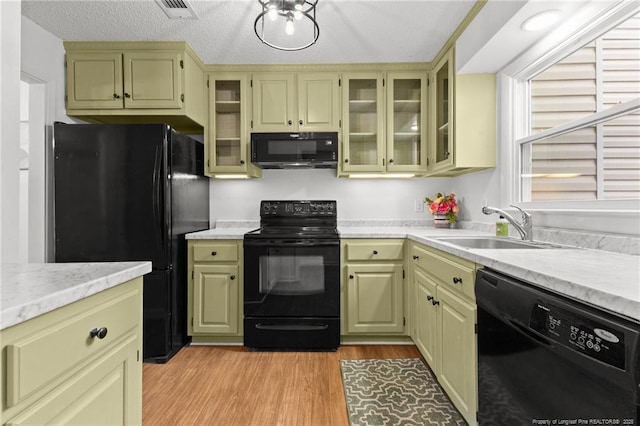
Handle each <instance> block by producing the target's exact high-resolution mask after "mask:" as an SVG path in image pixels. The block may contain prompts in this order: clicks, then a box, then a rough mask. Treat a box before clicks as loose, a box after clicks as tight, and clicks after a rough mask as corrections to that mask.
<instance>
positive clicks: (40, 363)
mask: <svg viewBox="0 0 640 426" xmlns="http://www.w3.org/2000/svg"><path fill="white" fill-rule="evenodd" d="M94 328H104V329H105V330H106V335H104V337H103V338H99V337H97V336H95V337H92V335H91V330H92V329H94ZM0 338H1V341H2V352H1V355H0V357H1V359H2V370H1V371H2V372H1V373H0V375H1V376H2V388H1V390H0V393H1V395H0V397H1V400H2V424H7V425H27V424H30V425H31V424H77V425H88V424H109V425H126V424H127V425H128V424H141V423H142V361H141V359H142V356H141V355H142V354H141V352H142V278H137V279H134V280H132V281H129V282H127V283H124V284H122V285H120V286H117V287H114V288H111V289H109V290H105V291H103V292H100V293H98V294H95V295H93V296H90V297H88V298H86V299H83V300H80V301H78V302H75V303H72V304H70V305H67V306H65V307H62V308H59V309H56V310H54V311H52V312H49V313H47V314H44V315H41V316H38V317H35V318H33V319H31V320H28V321H26V322H24V323H21V324H18V325H16V326H13V327H10V328H8V329H5V330H2V332H0Z"/></svg>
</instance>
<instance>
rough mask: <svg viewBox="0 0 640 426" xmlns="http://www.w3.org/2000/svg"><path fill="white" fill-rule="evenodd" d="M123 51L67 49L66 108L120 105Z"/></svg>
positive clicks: (120, 106) (121, 106)
mask: <svg viewBox="0 0 640 426" xmlns="http://www.w3.org/2000/svg"><path fill="white" fill-rule="evenodd" d="M122 87H123V86H122V54H121V53H113V52H106V53H101V52H96V53H85V52H69V53H67V108H68V109H121V108H123V106H124V93H123V89H122Z"/></svg>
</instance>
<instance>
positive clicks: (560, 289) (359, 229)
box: [187, 225, 640, 321]
mask: <svg viewBox="0 0 640 426" xmlns="http://www.w3.org/2000/svg"><path fill="white" fill-rule="evenodd" d="M252 229H255V226H254V227H253V228H249V227H246V228H244V227H237V228H227V227H223V228H219V229H210V230H206V231H200V232H196V233H193V234H188V235H187V238H188V239H242V238H243V235H244V234H245V233H246V232H248V231H250V230H252ZM338 232H339V233H340V238H407V239H410V240H413V241H417V242H419V243H422V244H425V245H428V246H431V247H434V248H437V249H439V250H442V251H445V252H447V253H450V254H453V255H456V256H459V257H461V258H464V259H467V260H471V261H473V262H476V263H478V264H480V265H483V266H485V267H489V268H493V269H495V270H497V271H500V272H502V273H504V274H507V275H510V276H512V277H514V278H518V279H522V280H525V281H528V282H530V283H533V284H535V285H537V286H539V287H543V288H546V289H548V290H551V291H554V292H556V293H560V294H563V295H565V296H568V297H570V298H575V299H577V300H580V301H583V302H586V303H588V304H591V305H595V306H599V307H601V308H605V309H607V310H609V311H612V312H616V313H619V314H622V315H625V316H627V317H629V318H633V319H635V320H639V321H640V256H634V255H629V254H621V253H614V252H609V251H602V250H592V249H584V248H576V247H571V246H558V245H556V246H552V247H550V248H545V249H499V250H496V249H467V248H462V247H459V246H454V245H452V244H448V243H444V242H442V241H439V240H438V238H440V237H452V236H460V237H464V236H492V234H489V233H486V232H481V231H475V230H469V229H436V228H432V227H421V226H418V227H410V226H409V227H403V226H371V227H368V226H340V225H339V226H338Z"/></svg>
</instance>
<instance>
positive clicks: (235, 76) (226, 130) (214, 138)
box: [206, 73, 249, 174]
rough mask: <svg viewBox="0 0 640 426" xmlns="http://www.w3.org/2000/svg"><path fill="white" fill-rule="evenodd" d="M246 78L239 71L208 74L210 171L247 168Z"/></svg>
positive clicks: (241, 170)
mask: <svg viewBox="0 0 640 426" xmlns="http://www.w3.org/2000/svg"><path fill="white" fill-rule="evenodd" d="M247 81H248V78H247V76H246V75H245V74H242V73H228V74H227V73H215V74H211V75H210V77H209V132H208V139H209V140H208V143H207V145H206V147H207V160H208V162H207V164H208V167H207V168H208V170H209V172H210V174H215V173H246V172H247V170H248V167H247V166H248V164H247V163H248V161H249V160H248V157H249V142H248V141H249V132H248V128H247V124H248V123H247V121H248V118H247V117H248V115H247V108H248V104H249V101H248V99H247V96H248V93H249V92H248V90H247V88H248V84H247Z"/></svg>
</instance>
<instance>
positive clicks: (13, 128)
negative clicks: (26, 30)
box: [0, 0, 21, 263]
mask: <svg viewBox="0 0 640 426" xmlns="http://www.w3.org/2000/svg"><path fill="white" fill-rule="evenodd" d="M20 6H21V5H20V1H19V0H17V1H13V0H11V1H0V263H2V262H17V261H18V250H17V247H18V245H17V243H18V211H19V207H18V206H19V202H20V198H19V182H20V179H19V177H20V175H19V158H20V16H21V11H20Z"/></svg>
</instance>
